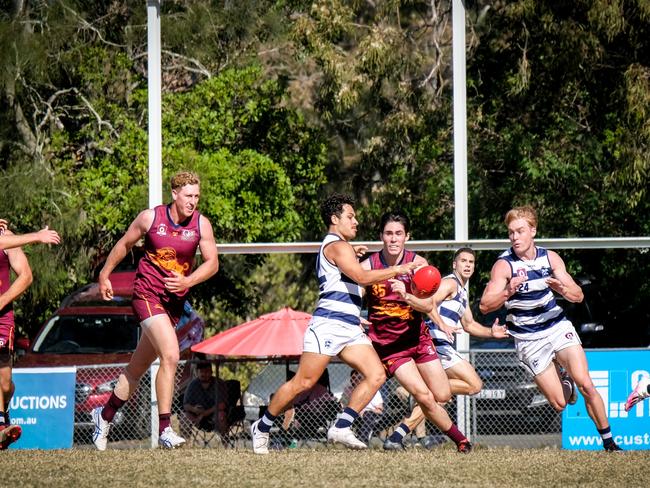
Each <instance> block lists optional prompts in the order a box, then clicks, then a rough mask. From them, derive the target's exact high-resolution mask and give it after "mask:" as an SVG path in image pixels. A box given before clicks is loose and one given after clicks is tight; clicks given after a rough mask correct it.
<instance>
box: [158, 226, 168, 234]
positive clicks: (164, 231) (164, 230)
mask: <svg viewBox="0 0 650 488" xmlns="http://www.w3.org/2000/svg"><path fill="white" fill-rule="evenodd" d="M156 234H158V235H159V236H166V235H167V226H166V225H165V224H160V225H159V226H158V230H157V231H156Z"/></svg>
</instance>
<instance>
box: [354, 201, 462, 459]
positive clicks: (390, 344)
mask: <svg viewBox="0 0 650 488" xmlns="http://www.w3.org/2000/svg"><path fill="white" fill-rule="evenodd" d="M409 229H410V222H409V219H408V217H407V216H406V215H405V214H404V213H402V212H392V213H391V212H389V213H386V214H384V215H383V216H382V218H381V223H380V233H379V237H380V239H381V241H382V242H383V244H384V245H383V248H382V250H381V251H378V252H376V253H373V254H371V255H370V257H369V258H368V259H367V260H365V261H364V262H363V263H362V266H363V267H364V268H365V269H368V270H382V269H386V268H390V267H393V266H399V265H403V264H406V263H413V264H415V265H416V266H417V267H420V266H426V264H427V261H426V260H425V259H424V258H423V257H422V256H419V255H418V254H415V253H414V252H413V251H407V250H406V249H405V248H404V245H405V244H406V241H408V240H409V238H410V234H409ZM410 289H411V275H407V274H404V275H398V276H397V277H396V278H395V279H386V280H382V281H380V282H378V283H375V284H373V285H372V286H369V287H367V300H368V320H369V321H370V329H369V332H368V336H369V337H370V339H371V340H372V345H373V346H374V348H375V350H376V351H377V354H378V355H379V358H380V359H381V361H382V363H383V365H384V368H386V371H387V372H388V374H389V375H392V376H395V378H396V379H397V381H399V383H400V384H401V385H402V386H403V387H404V388H405V389H406V391H408V392H409V393H410V394H411V395H412V396H413V398H414V399H415V400H416V401H417V403H418V405H419V406H420V408H421V409H422V411H423V412H424V415H425V416H426V417H427V418H428V419H429V420H431V422H433V423H434V424H435V425H437V426H438V428H440V430H442V431H443V432H444V433H445V434H446V435H447V436H448V437H449V438H450V439H452V440H453V441H454V442H455V443H456V446H457V448H458V451H459V452H462V453H468V452H470V450H471V448H472V446H471V444H470V442H469V440H467V437H465V435H464V434H463V433H462V432H461V431H460V430H458V427H457V426H456V425H455V424H454V423H453V422H452V421H451V419H450V418H449V415H448V414H447V411H446V410H445V409H444V408H442V407H441V406H440V403H445V402H448V401H449V399H450V398H451V389H450V387H449V381H448V380H447V376H446V375H445V371H444V369H443V368H442V365H441V364H440V359H439V358H438V355H437V353H436V350H435V349H434V347H433V342H432V340H431V336H430V335H429V329H428V327H427V326H426V325H425V324H424V321H423V315H422V314H423V313H427V312H429V311H430V310H431V303H432V302H431V299H430V298H417V297H416V296H414V295H413V294H411V293H410ZM443 327H444V326H443ZM451 332H452V331H451V330H449V333H451ZM405 427H406V426H405V424H400V426H399V427H398V428H397V429H396V430H395V432H394V433H393V434H392V435H391V437H389V438H388V439H386V441H385V442H384V449H387V450H395V449H403V448H404V446H403V444H402V442H401V439H402V437H403V436H404V435H405V434H406V433H408V431H407V430H406V429H405Z"/></svg>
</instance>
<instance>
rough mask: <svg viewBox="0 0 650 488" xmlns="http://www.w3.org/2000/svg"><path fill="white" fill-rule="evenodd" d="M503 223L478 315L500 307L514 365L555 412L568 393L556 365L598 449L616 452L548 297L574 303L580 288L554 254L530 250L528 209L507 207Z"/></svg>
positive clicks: (574, 340) (533, 223) (581, 357)
mask: <svg viewBox="0 0 650 488" xmlns="http://www.w3.org/2000/svg"><path fill="white" fill-rule="evenodd" d="M505 224H506V226H507V228H508V237H509V239H510V242H511V244H512V247H511V248H510V249H508V250H506V251H504V252H503V253H502V254H501V255H500V256H499V259H497V261H496V263H494V266H493V267H492V271H491V274H490V282H489V283H488V284H487V287H486V288H485V291H484V292H483V297H482V298H481V305H480V308H481V312H483V313H487V312H491V311H493V310H496V309H498V308H500V307H501V306H502V305H505V307H506V309H507V310H508V316H507V320H506V322H507V324H508V332H509V333H510V335H512V336H513V337H514V338H515V348H516V350H517V354H518V356H519V360H520V361H521V363H522V364H523V365H524V366H526V367H527V368H528V369H529V370H530V372H531V373H532V374H533V376H534V379H535V383H536V384H537V386H538V387H539V389H540V390H541V392H542V393H543V394H544V396H545V397H546V398H547V399H548V401H549V403H550V404H551V406H552V407H553V408H554V409H555V410H557V411H558V412H561V411H562V410H564V408H565V407H566V404H567V402H568V401H569V399H570V397H571V394H572V388H571V385H566V384H563V381H562V378H561V376H560V372H559V369H558V368H557V366H556V364H555V362H557V363H559V364H560V365H561V366H562V367H564V369H566V371H568V373H569V374H570V375H571V377H572V378H573V380H574V381H575V383H576V384H577V386H578V388H579V389H580V392H581V393H582V395H583V396H584V398H585V403H586V405H587V412H588V413H589V416H590V417H591V419H592V420H593V422H594V424H596V428H597V429H598V432H599V433H600V435H601V437H602V440H603V447H604V449H605V450H606V451H620V450H621V448H620V447H618V445H616V443H615V442H614V439H613V437H612V433H611V429H610V426H609V420H608V419H607V412H606V410H605V404H604V403H603V399H602V398H601V397H600V395H599V394H598V392H597V391H596V388H595V387H594V384H593V382H592V381H591V377H590V376H589V368H588V365H587V358H586V356H585V352H584V350H583V349H582V345H581V342H580V338H579V337H578V334H577V332H576V330H575V329H574V327H573V324H571V322H570V321H569V320H568V319H567V318H566V316H565V315H564V311H563V310H562V308H560V306H559V305H558V304H557V302H556V301H555V297H554V295H553V292H556V293H559V294H560V295H562V296H563V297H564V298H565V299H566V300H568V301H570V302H576V303H577V302H581V301H582V300H583V298H584V295H583V293H582V289H581V288H580V286H578V284H577V283H576V282H575V281H574V280H573V278H572V277H571V275H570V274H569V273H568V272H567V270H566V267H565V265H564V261H562V258H560V256H559V255H558V254H557V253H556V252H554V251H551V250H547V249H544V248H542V247H539V246H537V245H535V235H536V234H537V214H536V212H535V210H534V209H533V208H532V207H528V206H524V207H515V208H513V209H512V210H510V211H509V212H508V213H507V214H506V217H505ZM567 386H568V387H567Z"/></svg>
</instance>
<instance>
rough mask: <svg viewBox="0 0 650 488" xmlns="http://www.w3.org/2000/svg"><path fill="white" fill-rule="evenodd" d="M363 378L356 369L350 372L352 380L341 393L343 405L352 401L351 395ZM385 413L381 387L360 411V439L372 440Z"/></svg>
mask: <svg viewBox="0 0 650 488" xmlns="http://www.w3.org/2000/svg"><path fill="white" fill-rule="evenodd" d="M362 379H363V376H362V375H361V373H359V372H358V371H356V370H354V369H353V370H352V371H351V372H350V381H349V382H348V384H347V385H346V387H345V388H344V389H343V394H342V395H341V402H342V403H343V405H347V404H348V402H349V401H350V395H351V394H352V391H353V390H354V389H355V388H356V386H357V385H358V384H359V382H360V381H361V380H362ZM383 413H384V399H383V397H382V396H381V389H379V390H378V391H377V393H375V396H373V397H372V399H371V400H370V402H369V403H368V405H366V406H365V408H364V409H363V410H362V411H361V412H359V420H358V427H357V437H358V438H359V440H360V441H362V442H365V443H366V444H367V443H368V442H369V441H370V438H371V437H372V436H373V434H374V433H375V427H376V426H377V424H378V422H379V419H380V418H381V416H382V415H383Z"/></svg>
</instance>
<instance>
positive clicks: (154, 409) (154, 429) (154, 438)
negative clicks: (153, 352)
mask: <svg viewBox="0 0 650 488" xmlns="http://www.w3.org/2000/svg"><path fill="white" fill-rule="evenodd" d="M159 368H160V360H159V359H156V360H155V361H154V362H153V363H152V364H151V367H150V373H151V374H150V375H149V377H150V378H151V448H152V449H155V448H157V447H158V396H157V395H156V376H157V375H158V369H159Z"/></svg>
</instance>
